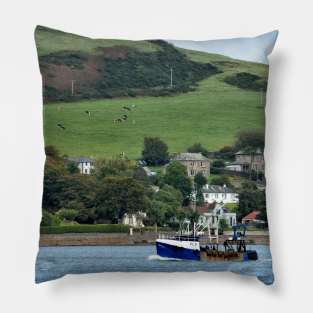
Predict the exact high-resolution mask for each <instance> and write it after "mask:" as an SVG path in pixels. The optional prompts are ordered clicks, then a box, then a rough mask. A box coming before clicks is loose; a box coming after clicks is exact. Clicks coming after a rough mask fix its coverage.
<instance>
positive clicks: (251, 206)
mask: <svg viewBox="0 0 313 313" xmlns="http://www.w3.org/2000/svg"><path fill="white" fill-rule="evenodd" d="M242 189H243V190H242V192H241V193H240V194H239V206H238V210H237V216H238V219H239V220H241V219H242V218H243V217H244V216H246V215H247V214H249V213H250V212H252V211H260V212H261V213H260V215H259V218H260V219H262V220H264V221H267V215H266V197H265V192H264V190H258V189H257V187H256V185H255V184H254V183H245V184H243V185H242Z"/></svg>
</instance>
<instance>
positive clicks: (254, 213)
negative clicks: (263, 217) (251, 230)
mask: <svg viewBox="0 0 313 313" xmlns="http://www.w3.org/2000/svg"><path fill="white" fill-rule="evenodd" d="M259 214H260V211H252V212H250V213H249V214H248V215H246V216H245V217H244V218H243V219H242V220H256V219H257V216H258V215H259Z"/></svg>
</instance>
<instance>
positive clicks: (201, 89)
mask: <svg viewBox="0 0 313 313" xmlns="http://www.w3.org/2000/svg"><path fill="white" fill-rule="evenodd" d="M45 31H46V30H44V31H42V32H39V33H38V32H37V33H36V34H37V35H36V36H39V37H40V38H39V39H38V38H37V42H38V40H39V42H40V44H39V49H38V53H39V55H40V56H42V57H43V56H47V55H49V54H51V53H61V52H62V51H63V50H62V49H64V47H66V49H69V50H71V51H74V50H75V49H76V51H78V50H79V51H80V52H82V53H88V54H93V55H95V57H98V56H99V55H97V53H98V52H99V46H98V44H102V45H103V47H108V46H110V47H111V48H114V47H115V48H116V46H121V45H122V46H125V45H130V46H131V48H134V49H138V50H140V51H141V52H143V53H155V52H156V51H158V50H159V49H160V46H159V45H157V44H154V43H152V42H147V41H139V42H132V41H122V42H121V41H117V42H116V41H114V40H99V42H98V43H95V42H94V41H93V40H91V39H89V38H84V37H80V36H77V35H71V34H66V33H61V36H60V34H58V35H57V38H58V40H57V43H58V44H56V45H53V44H52V43H51V40H55V39H53V38H54V37H53V36H56V35H55V34H53V31H52V32H49V36H52V37H51V38H50V40H49V39H48V38H47V37H46V36H43V34H44V32H45ZM56 32H57V31H56ZM49 36H48V37H49ZM64 44H65V46H64ZM176 50H177V51H179V53H181V54H183V55H184V56H185V57H186V59H187V60H189V61H192V62H195V63H197V64H208V63H209V64H210V65H212V66H214V67H215V68H216V69H217V70H218V73H217V72H216V73H214V74H213V75H208V76H207V78H204V79H202V80H199V81H198V83H197V85H195V86H196V87H195V91H190V92H187V93H179V94H175V95H169V96H162V97H150V96H137V97H121V98H115V99H99V100H86V101H85V100H81V101H73V102H56V103H49V104H47V105H45V106H44V108H43V110H44V133H45V144H46V145H51V144H52V145H55V146H56V147H57V148H58V149H59V150H60V151H61V153H63V154H67V155H71V156H81V155H84V156H92V157H104V156H106V157H114V156H117V155H118V154H119V153H121V152H125V154H126V156H127V157H129V158H137V157H139V156H140V154H141V151H142V148H143V138H144V137H145V136H159V137H161V138H162V139H163V140H164V141H165V142H166V143H167V144H168V146H169V149H170V152H180V151H185V150H186V148H187V147H188V146H190V145H192V144H193V143H195V142H200V143H201V144H202V145H204V146H205V147H206V148H207V149H209V150H217V149H219V148H221V147H223V146H225V145H230V144H232V143H233V141H234V139H235V136H236V134H237V133H238V132H239V131H241V130H247V129H258V130H263V129H264V101H265V93H264V92H263V91H262V90H264V88H263V87H262V81H264V80H265V79H266V78H267V73H268V66H266V65H263V64H258V63H251V62H244V61H239V60H234V59H231V58H228V57H225V56H221V55H215V54H208V53H203V52H196V51H189V50H184V49H176ZM78 62H79V61H78ZM186 64H187V63H186ZM190 64H191V63H190ZM200 68H201V67H200ZM174 71H175V68H174ZM240 73H248V74H251V75H255V76H256V77H257V78H256V81H257V82H258V83H259V82H261V83H260V84H261V85H260V88H259V90H254V89H253V88H250V87H249V86H248V88H245V86H246V85H243V86H242V85H240V84H237V81H238V80H237V79H236V77H237V76H236V75H238V74H240ZM245 76H247V75H246V74H244V75H243V77H245ZM248 77H249V75H248ZM229 78H233V79H232V81H233V82H235V83H234V84H231V83H230V80H229ZM236 84H237V85H236ZM124 106H127V107H130V108H131V111H130V112H126V111H125V110H123V107H124ZM133 106H134V107H133ZM85 111H90V112H91V115H90V116H89V115H88V114H87V113H86V112H85ZM125 113H126V114H127V115H128V119H127V121H126V122H123V123H114V122H113V120H115V119H117V118H119V117H121V116H122V115H123V114H125ZM58 123H61V124H62V125H63V126H64V127H65V130H62V129H61V128H59V127H58V126H57V124H58Z"/></svg>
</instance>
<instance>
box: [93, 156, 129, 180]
mask: <svg viewBox="0 0 313 313" xmlns="http://www.w3.org/2000/svg"><path fill="white" fill-rule="evenodd" d="M134 168H135V164H134V162H132V161H130V160H124V159H98V160H97V161H96V162H95V168H94V173H95V176H96V177H97V178H98V179H99V180H101V179H103V178H105V177H109V176H128V177H131V176H132V175H133V169H134Z"/></svg>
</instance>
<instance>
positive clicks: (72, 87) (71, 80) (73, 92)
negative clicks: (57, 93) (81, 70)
mask: <svg viewBox="0 0 313 313" xmlns="http://www.w3.org/2000/svg"><path fill="white" fill-rule="evenodd" d="M71 82H72V96H74V82H75V80H73V79H72V80H71Z"/></svg>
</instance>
